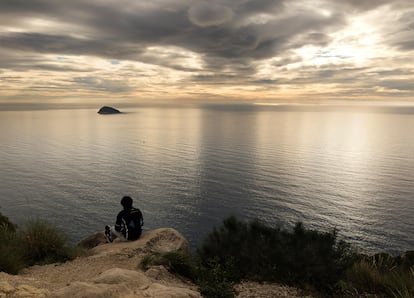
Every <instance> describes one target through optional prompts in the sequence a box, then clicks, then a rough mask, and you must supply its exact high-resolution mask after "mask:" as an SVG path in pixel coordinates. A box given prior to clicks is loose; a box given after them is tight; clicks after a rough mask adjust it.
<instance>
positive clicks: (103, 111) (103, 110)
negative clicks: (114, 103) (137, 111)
mask: <svg viewBox="0 0 414 298" xmlns="http://www.w3.org/2000/svg"><path fill="white" fill-rule="evenodd" d="M119 113H121V112H120V111H119V110H117V109H115V108H113V107H108V106H103V107H102V108H100V109H99V111H98V114H104V115H107V114H119Z"/></svg>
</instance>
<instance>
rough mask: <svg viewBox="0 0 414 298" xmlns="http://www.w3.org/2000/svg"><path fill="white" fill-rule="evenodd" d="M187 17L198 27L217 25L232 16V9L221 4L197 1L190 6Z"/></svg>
mask: <svg viewBox="0 0 414 298" xmlns="http://www.w3.org/2000/svg"><path fill="white" fill-rule="evenodd" d="M188 18H189V19H190V21H191V22H192V23H193V24H195V25H197V26H200V27H209V26H219V25H223V24H225V23H227V22H229V21H230V20H231V19H232V18H233V11H232V10H231V9H230V8H228V7H226V6H223V5H219V4H215V3H208V2H199V3H196V4H194V5H192V6H191V7H190V9H189V10H188Z"/></svg>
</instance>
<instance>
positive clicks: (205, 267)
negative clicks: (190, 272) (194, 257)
mask: <svg viewBox="0 0 414 298" xmlns="http://www.w3.org/2000/svg"><path fill="white" fill-rule="evenodd" d="M196 274H197V278H196V283H197V285H198V289H199V291H200V293H201V295H202V296H203V297H206V298H233V297H234V295H235V291H234V288H233V286H232V284H231V282H230V280H231V278H232V273H230V272H229V271H228V269H227V266H226V265H224V266H223V265H222V264H221V263H220V262H219V261H218V259H209V260H205V262H204V264H202V263H201V262H199V263H198V265H197V268H196Z"/></svg>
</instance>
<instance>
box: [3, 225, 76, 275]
mask: <svg viewBox="0 0 414 298" xmlns="http://www.w3.org/2000/svg"><path fill="white" fill-rule="evenodd" d="M78 254H79V250H78V249H75V248H73V247H70V246H68V245H67V244H66V241H65V238H64V236H63V234H62V233H61V232H60V231H59V230H58V229H57V228H56V227H55V226H53V225H51V224H50V223H48V222H46V221H42V220H32V221H29V222H27V223H26V224H25V225H23V227H22V228H20V227H17V228H16V226H15V225H14V224H11V225H10V224H8V223H7V224H5V223H4V222H3V223H1V224H0V271H4V272H7V273H11V274H17V273H18V272H19V270H21V269H22V268H24V267H28V266H31V265H34V264H45V263H53V262H64V261H67V260H71V259H73V258H75V257H76V256H77V255H78Z"/></svg>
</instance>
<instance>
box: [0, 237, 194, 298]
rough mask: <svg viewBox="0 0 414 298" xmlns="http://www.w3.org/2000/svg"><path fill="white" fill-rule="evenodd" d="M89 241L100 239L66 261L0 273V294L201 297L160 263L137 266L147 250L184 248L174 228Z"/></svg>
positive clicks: (9, 295) (184, 250) (155, 251)
mask: <svg viewBox="0 0 414 298" xmlns="http://www.w3.org/2000/svg"><path fill="white" fill-rule="evenodd" d="M97 235H98V234H97ZM94 239H95V240H96V239H97V240H96V241H97V242H99V243H96V242H94V243H93V245H91V246H95V244H100V245H97V246H95V247H94V248H92V249H91V250H90V251H89V252H90V254H88V255H87V256H82V257H79V258H77V259H75V260H73V261H71V262H66V263H63V264H49V265H44V266H34V267H31V268H28V269H26V270H23V272H22V273H20V274H19V275H9V274H6V273H0V297H12V298H13V297H71V298H77V297H79V298H80V297H83V298H88V297H188V298H196V297H201V295H200V294H199V293H198V292H197V287H196V286H195V285H193V284H192V283H190V282H188V281H185V280H183V279H181V278H178V277H176V276H175V275H173V274H171V273H169V272H168V271H167V270H166V269H165V268H164V267H162V266H154V267H152V268H150V269H149V270H147V271H146V272H144V271H142V270H141V269H140V267H139V264H140V262H141V260H142V258H143V257H144V256H146V255H148V254H151V253H157V252H158V253H160V252H171V251H177V252H184V253H185V252H188V242H187V240H186V239H185V238H184V237H183V236H182V235H181V234H180V233H179V232H177V231H176V230H174V229H157V230H152V231H148V232H145V233H144V234H143V235H142V237H141V238H140V239H138V240H137V241H133V242H116V241H115V242H113V243H108V244H107V243H105V244H102V241H100V240H99V239H101V240H102V238H99V237H98V238H94ZM95 240H93V241H95ZM93 241H92V242H93Z"/></svg>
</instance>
